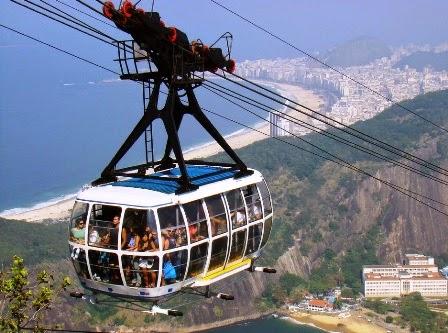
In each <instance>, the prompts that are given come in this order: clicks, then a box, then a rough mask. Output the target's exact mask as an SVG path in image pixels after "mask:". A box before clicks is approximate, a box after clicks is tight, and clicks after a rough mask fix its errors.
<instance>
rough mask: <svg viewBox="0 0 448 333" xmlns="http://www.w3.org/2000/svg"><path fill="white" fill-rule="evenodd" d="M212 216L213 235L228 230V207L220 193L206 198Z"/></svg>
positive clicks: (209, 213)
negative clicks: (225, 205)
mask: <svg viewBox="0 0 448 333" xmlns="http://www.w3.org/2000/svg"><path fill="white" fill-rule="evenodd" d="M204 201H205V204H206V206H207V210H208V215H209V216H210V226H211V230H212V236H216V235H220V234H222V233H224V232H227V219H226V209H225V207H224V202H223V201H222V198H221V196H220V195H214V196H212V197H209V198H205V199H204Z"/></svg>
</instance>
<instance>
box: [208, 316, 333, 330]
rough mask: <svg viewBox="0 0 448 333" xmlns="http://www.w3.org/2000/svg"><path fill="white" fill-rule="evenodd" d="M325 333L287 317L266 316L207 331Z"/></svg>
mask: <svg viewBox="0 0 448 333" xmlns="http://www.w3.org/2000/svg"><path fill="white" fill-rule="evenodd" d="M272 332H278V333H323V332H325V331H323V330H320V329H318V328H315V327H311V326H307V325H299V324H296V323H293V322H291V321H289V320H285V319H280V318H278V319H274V318H265V319H258V320H253V321H247V322H241V323H237V324H234V325H230V326H226V327H221V328H216V329H212V330H209V331H207V333H272Z"/></svg>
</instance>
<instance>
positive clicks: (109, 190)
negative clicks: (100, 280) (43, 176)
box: [77, 166, 263, 208]
mask: <svg viewBox="0 0 448 333" xmlns="http://www.w3.org/2000/svg"><path fill="white" fill-rule="evenodd" d="M237 172H238V171H235V170H232V169H229V168H223V167H217V166H189V167H188V174H189V175H190V177H191V181H192V183H193V184H195V185H198V186H199V188H198V189H197V190H195V191H191V192H186V193H182V194H179V195H177V194H176V190H177V189H178V188H179V184H178V183H177V181H176V179H177V178H179V176H180V171H179V168H174V169H171V170H167V171H163V172H157V173H155V174H152V175H151V176H153V177H154V176H155V177H162V178H166V179H167V180H161V179H157V178H151V176H150V177H145V178H131V177H123V178H121V179H119V180H118V181H117V182H114V183H110V184H105V185H100V186H95V187H91V188H89V189H86V190H84V191H82V192H80V193H78V196H77V200H85V201H93V202H99V203H104V204H116V205H128V206H134V207H145V208H146V207H157V206H161V205H167V204H174V203H180V204H182V203H186V202H191V201H194V200H198V199H201V198H204V197H208V196H212V195H215V194H219V193H223V192H227V191H230V190H232V189H234V188H236V187H243V186H246V185H249V184H254V183H258V182H260V181H262V180H263V177H262V175H261V174H260V173H259V172H258V171H256V170H254V173H253V174H252V175H249V176H246V177H241V178H237V179H235V178H233V177H234V176H235V174H236V173H237Z"/></svg>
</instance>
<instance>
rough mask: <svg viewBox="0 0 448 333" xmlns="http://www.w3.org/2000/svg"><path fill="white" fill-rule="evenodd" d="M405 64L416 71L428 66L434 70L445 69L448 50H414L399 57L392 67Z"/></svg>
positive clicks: (447, 65)
mask: <svg viewBox="0 0 448 333" xmlns="http://www.w3.org/2000/svg"><path fill="white" fill-rule="evenodd" d="M406 65H407V66H409V67H411V68H415V69H416V70H418V71H422V70H423V69H424V68H425V67H428V66H431V67H432V68H433V69H434V70H436V71H444V70H445V71H446V70H448V52H440V53H434V52H426V51H419V52H415V53H412V54H411V55H409V56H407V57H404V58H403V59H401V60H400V61H399V62H398V63H397V64H396V65H395V66H394V67H395V68H404V67H405V66H406Z"/></svg>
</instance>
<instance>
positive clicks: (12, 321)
mask: <svg viewBox="0 0 448 333" xmlns="http://www.w3.org/2000/svg"><path fill="white" fill-rule="evenodd" d="M33 280H34V281H33V282H30V277H29V273H28V270H27V269H26V268H25V266H24V263H23V259H22V258H20V257H18V256H14V257H13V259H12V265H11V267H10V268H9V270H7V271H6V272H0V331H2V332H19V331H21V330H22V329H23V328H25V327H32V328H33V330H34V332H42V331H43V329H42V327H41V323H42V321H43V319H44V318H45V314H46V313H47V311H48V310H49V309H50V306H51V304H53V303H54V301H55V300H56V299H57V297H58V296H59V295H60V294H61V293H62V292H63V291H65V290H66V288H67V287H68V286H69V285H70V284H71V282H70V279H69V278H68V277H64V278H63V279H62V281H60V282H56V281H55V279H54V277H53V275H52V274H50V273H48V272H46V271H45V270H43V271H40V272H38V273H37V274H36V276H35V278H34V279H33Z"/></svg>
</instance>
